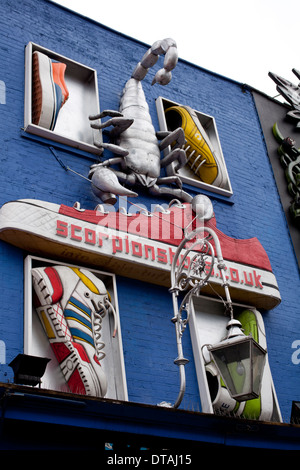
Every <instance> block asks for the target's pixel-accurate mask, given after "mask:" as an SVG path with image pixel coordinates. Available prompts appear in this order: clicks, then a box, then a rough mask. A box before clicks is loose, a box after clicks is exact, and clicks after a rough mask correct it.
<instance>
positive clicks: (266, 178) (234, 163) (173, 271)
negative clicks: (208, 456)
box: [0, 0, 300, 453]
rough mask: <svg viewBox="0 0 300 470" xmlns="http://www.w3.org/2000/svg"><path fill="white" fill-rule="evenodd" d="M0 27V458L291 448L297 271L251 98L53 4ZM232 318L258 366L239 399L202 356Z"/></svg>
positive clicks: (5, 7)
mask: <svg viewBox="0 0 300 470" xmlns="http://www.w3.org/2000/svg"><path fill="white" fill-rule="evenodd" d="M1 11H2V15H1V19H0V21H1V31H2V33H1V41H2V44H1V46H2V47H1V65H2V67H1V76H0V80H1V88H0V93H1V96H0V109H1V119H0V126H1V161H2V169H3V171H2V173H1V175H2V176H1V189H2V190H1V196H0V197H1V201H0V205H1V209H0V243H1V244H0V249H1V266H0V269H1V298H2V305H3V309H2V314H1V315H0V363H1V367H0V382H1V385H0V388H1V394H2V398H3V400H2V404H3V410H2V416H3V423H2V428H1V429H2V431H1V432H2V444H1V445H2V447H3V448H4V449H5V448H22V445H23V446H25V445H27V446H28V447H29V448H37V447H41V448H57V446H60V448H62V449H63V448H74V447H75V448H77V449H78V448H82V449H86V448H90V447H91V448H93V446H94V445H95V441H97V445H98V446H102V447H103V448H104V446H105V445H106V447H107V448H110V446H111V448H112V449H113V448H114V449H116V448H118V446H119V448H120V446H121V447H122V446H125V447H126V445H127V443H128V445H131V446H133V443H134V444H136V445H137V447H138V448H144V447H145V448H151V446H152V447H153V448H156V449H157V448H160V447H162V446H163V445H166V446H167V448H169V449H174V448H184V449H185V450H186V449H193V450H194V449H200V448H204V447H205V448H206V447H209V448H211V447H210V446H218V447H222V448H231V447H232V446H236V447H240V448H244V447H249V446H250V447H251V448H253V449H258V448H262V449H273V450H274V449H285V450H286V449H289V450H291V449H296V448H299V441H298V437H299V431H298V426H297V425H294V424H290V417H291V411H292V406H293V403H294V406H297V401H298V400H299V378H300V375H299V374H300V369H299V354H298V349H299V337H300V326H299V325H298V321H297V320H298V318H297V317H298V314H299V305H298V297H299V295H298V292H299V284H300V282H299V266H298V262H297V256H296V254H295V251H294V244H293V243H294V242H293V239H292V238H291V230H290V227H289V224H288V223H287V219H286V215H285V210H284V207H283V204H282V199H281V196H280V194H279V191H278V182H277V181H276V178H275V177H274V170H273V168H272V164H271V157H270V152H269V153H268V150H269V149H268V146H267V145H266V141H267V139H266V134H267V132H268V130H267V125H268V124H267V123H266V121H265V119H263V116H262V113H261V110H260V109H259V106H258V101H257V97H256V99H255V93H253V90H251V88H250V87H247V86H244V85H242V84H239V83H236V82H234V81H232V80H229V79H227V78H224V77H220V76H218V75H216V74H214V73H212V72H209V71H207V70H203V69H201V68H200V67H196V66H195V65H193V64H190V63H188V62H186V61H184V59H181V58H180V57H179V59H178V57H177V47H176V43H175V41H173V40H171V39H167V40H164V38H157V39H159V41H158V42H157V43H155V44H154V45H153V46H152V45H150V46H148V45H145V44H142V43H140V42H139V41H136V40H134V39H132V38H129V37H126V36H124V35H121V34H119V33H118V32H116V31H113V30H110V29H109V28H107V27H105V26H103V25H100V24H98V23H95V22H93V21H92V20H89V19H86V18H84V17H82V16H80V15H77V14H75V13H73V12H71V11H69V10H66V9H64V8H62V7H60V6H58V5H56V4H55V3H52V2H50V1H44V0H39V1H38V2H34V3H33V2H32V1H31V0H25V1H24V2H23V3H22V9H18V8H16V6H15V5H14V2H13V1H11V0H5V1H4V2H2V5H1ZM160 39H161V40H160ZM175 40H176V38H175ZM178 48H179V51H180V45H178ZM156 61H157V64H156ZM140 62H141V64H140V65H138V67H136V66H137V64H138V63H140ZM159 69H162V70H163V72H162V74H158V75H155V74H156V72H157V70H159ZM170 70H172V72H171V73H172V79H171V80H170V81H169V82H168V83H167V84H165V85H164V84H163V83H160V82H162V81H163V80H166V81H167V80H169V75H170ZM154 76H155V77H156V78H155V79H154V81H155V82H156V83H154V84H152V80H153V77H154ZM161 77H162V78H161ZM123 93H124V95H123ZM54 98H55V99H54ZM261 99H263V98H261ZM272 103H274V102H273V101H272ZM120 105H121V107H120ZM273 105H274V106H277V105H276V104H273ZM278 106H279V107H280V109H281V110H282V108H281V105H279V104H278ZM106 110H108V111H107V112H106ZM119 110H120V112H119ZM117 111H118V112H117ZM101 113H102V114H101ZM100 114H101V115H100ZM150 119H151V121H150ZM264 126H265V127H264ZM156 133H158V134H156ZM203 156H204V157H203ZM191 234H193V236H196V235H197V237H198V238H197V237H196V241H197V243H196V242H195V243H194V242H193V240H194V238H193V237H192V235H191ZM184 240H185V241H186V244H185V245H182V243H183V241H184ZM181 249H182V250H183V251H178V250H181ZM177 257H178V258H177ZM181 268H182V269H183V271H182V272H181V271H180V269H181ZM179 271H180V272H179ZM179 275H180V276H181V277H178V276H179ZM186 279H189V281H190V284H189V287H188V286H187V285H186ZM189 293H190V295H188V294H189ZM185 296H186V297H185ZM182 299H183V303H180V302H181V301H182ZM178 308H179V310H178ZM231 313H232V315H233V317H234V318H236V319H238V320H239V321H240V322H241V326H242V328H243V330H244V332H245V334H247V335H248V334H249V333H250V332H251V334H252V336H253V337H254V339H255V340H256V342H257V343H258V344H259V345H260V346H261V347H262V348H263V349H264V350H266V351H267V354H266V356H265V363H264V372H263V376H262V386H261V389H260V391H259V394H258V396H255V397H254V396H253V397H251V400H250V399H248V398H249V397H247V399H244V400H241V399H240V398H238V399H235V398H232V396H231V395H230V393H229V392H228V387H226V386H225V384H224V383H223V379H222V377H220V374H219V372H218V370H217V369H216V366H215V364H214V363H213V362H212V360H211V356H210V353H209V349H208V347H207V346H208V345H210V344H213V343H216V342H219V341H221V340H222V339H223V338H224V336H226V325H227V322H228V314H231ZM20 354H21V355H22V354H23V355H26V356H33V357H34V358H44V359H46V361H45V364H44V366H45V371H44V373H42V378H41V382H40V381H39V380H38V381H37V383H36V384H35V385H34V386H32V383H30V380H29V379H28V377H27V378H26V377H25V378H24V375H26V376H28V372H26V373H24V372H23V373H21V372H20V374H21V375H22V377H21V378H20V377H19V378H18V366H15V361H14V359H15V358H19V359H20V356H19V355H20ZM238 365H239V362H238ZM14 366H15V368H14ZM236 367H238V366H236ZM237 373H238V374H239V371H238V369H237ZM33 375H36V374H33ZM240 375H243V374H242V373H241V374H240ZM26 380H27V382H26ZM16 423H18V430H19V431H18V432H17V431H16ZM243 423H245V424H243ZM257 423H259V426H258V425H257ZM270 423H271V427H270ZM29 424H30V430H31V434H29V435H28V434H27V435H26V441H25V444H24V433H25V426H27V427H28V426H29ZM43 426H48V429H49V427H50V428H53V430H54V432H53V433H52V437H49V438H47V440H45V439H40V438H39V437H38V436H41V433H40V430H41V429H43ZM66 429H67V433H66V432H65V431H66ZM78 429H79V430H80V431H82V430H84V431H85V433H84V436H83V433H81V432H80V433H78V432H76V431H78ZM246 429H247V430H249V429H252V430H255V433H249V432H246ZM66 434H67V436H68V437H67V436H66ZM254 434H255V435H254ZM62 435H64V439H65V440H64V441H63V440H62V439H61V436H62ZM30 436H32V438H31V437H30ZM59 439H60V440H59ZM99 439H100V442H101V444H99ZM58 440H59V443H58V442H57V441H58ZM21 443H23V444H21ZM179 444H180V446H182V447H180V446H179ZM114 445H115V447H113V446H114ZM64 446H65V447H64ZM178 446H179V447H178ZM123 450H124V447H123ZM127 450H128V447H127ZM186 453H188V452H186Z"/></svg>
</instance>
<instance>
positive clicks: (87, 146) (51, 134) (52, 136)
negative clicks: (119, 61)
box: [24, 42, 102, 154]
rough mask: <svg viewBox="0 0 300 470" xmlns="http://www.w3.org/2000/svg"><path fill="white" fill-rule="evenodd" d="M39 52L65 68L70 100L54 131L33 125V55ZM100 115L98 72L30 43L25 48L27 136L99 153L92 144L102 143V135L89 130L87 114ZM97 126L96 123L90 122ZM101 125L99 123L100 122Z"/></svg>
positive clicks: (25, 116) (25, 128) (25, 126)
mask: <svg viewBox="0 0 300 470" xmlns="http://www.w3.org/2000/svg"><path fill="white" fill-rule="evenodd" d="M34 51H39V52H42V53H43V54H46V55H47V56H48V57H50V58H51V59H52V60H56V61H58V62H63V63H65V64H66V65H67V68H66V73H65V78H66V84H67V88H68V90H69V99H68V100H67V102H66V103H65V104H64V105H63V107H62V108H61V110H60V112H59V115H58V118H57V123H56V126H55V128H54V130H53V131H52V130H48V129H45V128H43V127H41V126H38V125H36V124H33V123H32V54H33V52H34ZM99 112H100V104H99V93H98V80H97V72H96V70H95V69H92V68H90V67H87V66H85V65H83V64H80V63H78V62H76V61H74V60H71V59H69V58H67V57H64V56H62V55H59V54H57V53H55V52H53V51H50V50H49V49H46V48H44V47H42V46H39V45H37V44H34V43H32V42H29V43H28V44H27V46H26V48H25V96H24V130H25V132H28V133H30V134H34V135H36V136H39V137H42V138H45V139H49V140H51V141H56V142H58V143H60V144H64V145H68V146H71V147H75V148H77V149H80V150H82V151H86V152H90V153H93V154H100V153H101V151H100V150H99V148H98V147H97V146H95V143H98V144H101V143H102V133H101V131H99V130H95V129H92V128H91V127H90V122H89V119H88V116H89V115H96V114H98V113H99ZM93 122H94V123H98V121H96V120H95V121H93ZM99 122H100V121H99Z"/></svg>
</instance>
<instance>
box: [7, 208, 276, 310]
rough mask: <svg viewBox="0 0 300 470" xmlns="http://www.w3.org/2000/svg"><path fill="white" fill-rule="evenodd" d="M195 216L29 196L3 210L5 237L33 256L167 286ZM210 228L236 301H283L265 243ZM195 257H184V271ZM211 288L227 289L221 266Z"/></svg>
mask: <svg viewBox="0 0 300 470" xmlns="http://www.w3.org/2000/svg"><path fill="white" fill-rule="evenodd" d="M194 215H195V214H193V212H192V209H191V207H190V205H189V204H178V205H176V204H175V205H172V206H171V207H170V208H169V210H163V211H155V212H152V213H138V214H131V215H130V214H128V213H125V214H124V213H122V212H108V213H107V212H104V211H98V210H82V209H80V208H77V207H76V206H74V207H68V206H65V205H58V204H53V203H47V202H44V201H38V200H32V199H24V200H17V201H13V202H8V203H6V204H4V205H3V206H2V208H1V209H0V239H2V240H3V241H6V242H8V243H10V244H12V245H15V246H17V247H19V248H22V249H24V250H26V251H27V252H30V253H32V254H36V255H41V256H52V257H53V256H55V257H56V258H58V259H60V260H61V261H66V262H70V263H73V264H74V263H78V264H81V265H85V266H93V267H95V266H96V267H101V268H103V269H104V268H105V269H106V270H109V271H111V272H114V273H116V274H119V275H123V276H127V277H130V278H133V279H141V280H143V281H146V282H151V283H154V284H159V285H163V286H166V287H170V269H171V264H172V261H173V258H174V255H175V252H176V248H177V246H178V245H179V244H180V242H181V241H182V239H183V234H184V229H185V228H186V227H189V226H190V227H191V229H192V228H194V225H195V224H196V223H197V220H196V219H195V218H194ZM206 224H207V227H211V228H213V229H214V231H215V232H216V234H217V236H218V238H219V241H220V245H221V249H222V254H223V258H224V260H225V264H226V280H227V282H228V284H229V286H230V292H231V295H232V298H233V299H234V300H236V301H240V302H243V303H247V304H248V305H254V306H256V307H258V308H267V309H270V308H274V307H275V306H276V305H277V304H278V303H279V302H280V293H279V290H278V286H277V281H276V278H275V275H274V274H273V272H272V268H271V265H270V261H269V258H268V256H267V254H266V252H265V250H264V248H263V247H262V245H261V244H260V242H259V241H258V240H257V239H256V238H251V239H248V240H238V239H234V238H230V237H228V236H227V235H225V234H223V233H222V232H221V231H220V230H219V229H218V228H217V227H216V223H215V219H214V218H213V219H211V220H210V221H208V222H206ZM199 249H201V248H200V247H199ZM191 258H192V256H191V255H190V257H187V258H186V260H185V263H186V267H187V268H188V266H189V263H190V260H191ZM210 284H211V285H212V287H213V289H214V290H215V291H217V292H220V293H222V292H223V287H222V284H223V281H222V278H221V276H220V272H219V270H218V268H217V263H216V264H215V266H214V267H213V271H212V275H211V278H210ZM203 292H204V293H207V294H211V293H212V289H211V288H210V286H209V285H208V286H206V287H205V288H204V289H203Z"/></svg>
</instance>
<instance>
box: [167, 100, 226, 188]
mask: <svg viewBox="0 0 300 470" xmlns="http://www.w3.org/2000/svg"><path fill="white" fill-rule="evenodd" d="M165 115H166V121H167V127H168V129H169V130H174V129H177V128H178V127H182V128H183V130H184V134H185V138H186V141H187V145H186V147H185V150H186V156H187V162H188V165H189V166H190V168H191V170H192V171H193V172H194V173H195V175H197V176H198V177H199V178H200V180H201V181H203V182H204V183H207V184H213V183H214V184H215V185H218V186H219V185H221V183H222V181H220V180H222V179H223V178H220V177H218V176H221V175H220V166H219V165H218V164H217V156H216V152H215V151H214V149H213V146H212V144H211V142H210V140H209V137H208V135H207V134H206V132H205V130H204V129H203V127H202V125H201V123H200V121H199V119H198V117H197V115H196V113H195V111H194V110H193V109H192V108H190V107H189V106H172V107H170V108H168V109H167V110H166V111H165Z"/></svg>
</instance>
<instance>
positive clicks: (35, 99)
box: [32, 51, 69, 130]
mask: <svg viewBox="0 0 300 470" xmlns="http://www.w3.org/2000/svg"><path fill="white" fill-rule="evenodd" d="M65 71H66V64H64V63H62V62H55V61H53V60H51V59H50V58H49V57H48V56H47V55H45V54H43V53H41V52H39V51H35V52H34V53H33V54H32V122H33V124H36V125H38V126H41V127H44V128H46V129H49V130H53V129H54V127H55V124H56V121H57V117H58V113H59V111H60V109H61V107H62V106H63V105H64V104H65V102H66V101H67V99H68V98H69V91H68V89H67V86H66V83H65V79H64V76H65Z"/></svg>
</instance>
